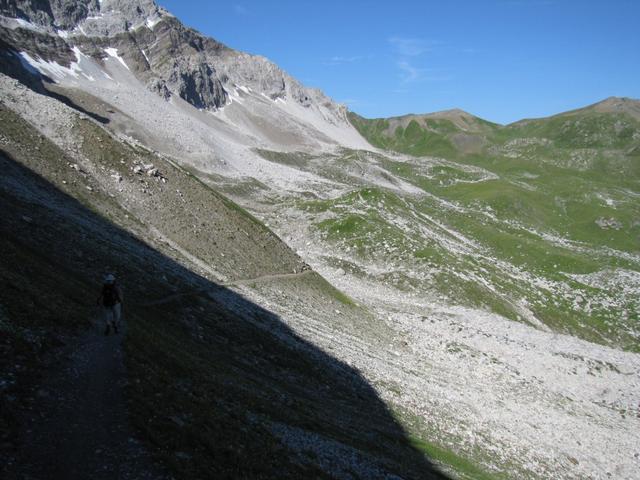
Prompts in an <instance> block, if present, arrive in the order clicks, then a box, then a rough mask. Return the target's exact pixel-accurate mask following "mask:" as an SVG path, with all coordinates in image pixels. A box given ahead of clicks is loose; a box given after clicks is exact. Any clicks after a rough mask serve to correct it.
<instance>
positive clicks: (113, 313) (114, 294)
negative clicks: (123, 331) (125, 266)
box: [98, 273, 122, 335]
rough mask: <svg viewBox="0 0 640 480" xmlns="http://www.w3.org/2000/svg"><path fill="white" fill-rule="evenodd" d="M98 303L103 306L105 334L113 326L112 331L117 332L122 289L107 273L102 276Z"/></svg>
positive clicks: (111, 275) (114, 278)
mask: <svg viewBox="0 0 640 480" xmlns="http://www.w3.org/2000/svg"><path fill="white" fill-rule="evenodd" d="M98 305H101V306H102V307H103V317H104V321H105V323H106V328H105V330H104V334H105V335H109V331H110V329H111V328H113V332H114V333H118V327H119V326H120V315H121V313H122V312H121V309H122V290H120V287H119V286H118V285H116V277H115V276H114V275H113V274H111V273H109V274H107V275H106V276H105V277H104V284H103V285H102V291H101V292H100V296H99V297H98Z"/></svg>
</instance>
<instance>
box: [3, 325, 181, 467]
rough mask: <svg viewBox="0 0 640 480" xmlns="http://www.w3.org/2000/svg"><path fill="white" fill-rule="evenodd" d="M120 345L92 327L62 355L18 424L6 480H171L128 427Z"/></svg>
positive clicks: (99, 328)
mask: <svg viewBox="0 0 640 480" xmlns="http://www.w3.org/2000/svg"><path fill="white" fill-rule="evenodd" d="M122 345H123V333H120V334H118V335H110V336H104V335H103V332H102V323H101V322H96V324H95V325H94V327H93V328H91V329H90V330H89V331H87V332H85V333H84V334H82V335H81V336H80V337H79V338H78V340H77V342H76V343H75V344H74V345H73V346H71V347H70V348H69V353H68V354H67V355H66V356H65V357H64V358H65V360H63V361H62V364H61V365H60V367H58V368H57V369H55V370H54V371H52V372H51V374H50V375H49V376H48V377H46V378H45V379H44V380H43V382H42V383H41V385H39V387H38V388H37V395H36V396H37V399H36V401H35V402H34V405H32V408H31V411H30V413H29V414H27V415H28V417H27V416H26V415H25V418H23V419H21V420H22V421H23V422H24V424H25V428H24V429H23V434H22V437H23V438H21V441H20V445H22V449H21V450H20V451H19V453H18V458H17V459H16V460H17V461H16V462H15V464H14V465H13V469H14V470H15V471H12V470H11V468H10V469H9V475H8V476H7V477H6V478H7V479H15V480H18V479H20V480H36V479H43V480H44V479H66V480H75V479H78V480H80V479H87V478H92V479H105V480H106V479H114V478H118V479H141V480H168V479H170V478H171V477H170V476H168V475H167V474H165V473H164V472H163V471H162V469H161V468H160V467H159V466H158V465H157V464H156V463H155V462H154V461H153V460H152V458H151V455H150V454H149V452H147V451H146V450H145V448H144V447H143V446H142V444H141V443H140V442H139V441H138V440H137V439H136V437H135V434H134V433H133V430H132V427H131V426H130V424H129V419H128V407H127V403H126V399H125V391H124V389H125V386H126V384H127V373H126V369H125V365H124V355H123V350H122Z"/></svg>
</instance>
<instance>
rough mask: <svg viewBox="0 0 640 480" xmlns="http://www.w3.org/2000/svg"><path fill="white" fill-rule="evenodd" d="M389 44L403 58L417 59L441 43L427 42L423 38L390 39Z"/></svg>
mask: <svg viewBox="0 0 640 480" xmlns="http://www.w3.org/2000/svg"><path fill="white" fill-rule="evenodd" d="M388 41H389V43H390V44H391V45H392V46H393V48H394V49H395V51H396V53H397V54H398V55H400V56H402V57H417V56H419V55H422V54H423V53H426V52H430V51H432V50H433V48H434V47H435V46H436V45H438V44H439V43H440V42H436V41H433V40H425V39H423V38H409V37H390V38H389V39H388Z"/></svg>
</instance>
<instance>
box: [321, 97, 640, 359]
mask: <svg viewBox="0 0 640 480" xmlns="http://www.w3.org/2000/svg"><path fill="white" fill-rule="evenodd" d="M351 120H352V123H353V124H354V125H355V126H356V127H357V128H358V129H359V131H360V132H361V133H362V134H363V135H364V136H365V137H366V138H367V139H368V140H369V141H370V142H371V143H372V144H374V145H376V146H379V147H382V148H388V149H392V150H396V151H399V152H403V153H409V154H413V155H419V156H439V157H445V158H447V159H448V160H453V162H449V163H446V162H445V163H444V164H442V162H435V164H434V163H433V162H424V163H422V164H421V162H420V161H419V160H416V161H414V162H404V161H403V162H399V161H392V160H389V161H387V162H386V168H387V169H388V170H389V171H391V172H393V173H395V174H397V175H398V176H400V177H401V178H405V179H407V180H408V181H410V182H411V183H413V184H415V185H418V186H419V187H420V188H422V189H423V190H425V191H427V192H429V193H433V194H435V195H436V196H437V197H438V198H441V199H443V200H446V201H450V202H454V203H455V204H456V205H460V206H463V207H464V208H467V209H468V211H467V213H461V212H458V211H455V210H452V211H449V212H447V213H446V215H443V214H439V211H438V207H437V205H433V204H431V205H430V204H429V203H430V202H429V201H428V200H425V201H421V202H417V203H416V202H412V203H413V205H412V206H411V208H413V209H415V210H418V211H422V212H423V213H425V214H428V215H431V216H434V217H436V218H439V219H440V220H441V221H442V222H444V223H445V224H447V225H449V226H451V227H453V228H454V229H456V230H457V231H459V232H461V233H463V234H464V235H466V236H468V237H469V238H471V239H474V240H476V241H478V242H480V244H481V245H483V246H484V247H485V248H486V249H488V252H489V253H490V255H491V257H495V258H498V259H500V260H502V261H505V262H508V263H510V264H512V265H514V266H515V267H516V268H518V269H521V270H523V271H525V272H529V273H532V274H534V275H536V276H538V277H540V278H543V279H547V280H550V281H562V282H565V283H567V284H568V286H569V287H570V288H571V289H572V290H573V294H571V295H559V294H557V293H558V292H552V291H549V292H546V291H544V289H543V288H540V289H536V290H538V291H537V292H531V291H530V290H531V289H530V288H527V286H526V285H523V286H522V287H524V288H522V287H521V286H519V285H518V283H517V282H511V281H510V280H509V279H504V274H503V273H502V272H501V271H500V270H499V269H495V268H493V267H492V266H491V265H490V264H485V265H484V266H483V267H482V268H485V269H488V270H489V271H490V273H488V274H486V273H485V274H484V275H483V276H484V277H485V278H486V277H490V280H491V282H492V283H494V285H497V286H498V289H497V293H498V294H496V292H493V293H492V292H488V291H486V290H485V289H484V288H483V287H482V286H481V285H480V284H478V283H477V282H475V281H473V278H472V279H471V281H470V282H467V281H463V280H461V279H460V278H458V279H457V280H456V279H455V278H454V279H453V281H452V279H451V278H444V279H441V280H442V281H444V282H445V283H446V285H443V290H445V291H446V290H448V291H449V292H450V294H452V296H453V297H455V298H458V299H459V300H461V301H462V302H463V303H464V302H465V301H466V302H469V303H472V304H474V303H475V304H476V305H477V304H480V305H482V304H484V305H485V306H487V305H488V306H490V307H491V309H492V310H494V311H498V312H500V313H503V314H507V315H508V316H510V317H512V318H517V310H516V309H512V308H510V307H509V301H508V300H505V299H507V298H509V297H511V298H518V297H520V296H524V297H525V298H527V302H528V303H529V306H532V310H533V312H534V313H535V314H536V316H537V317H539V318H541V319H542V320H543V321H545V323H547V324H549V325H551V326H553V327H554V328H557V329H560V330H562V331H569V332H572V333H576V334H579V335H581V336H584V337H585V338H589V339H591V340H596V341H605V342H606V341H612V342H613V343H615V344H618V345H621V346H622V347H623V348H628V349H631V350H637V349H638V348H639V347H638V342H637V339H635V338H634V337H633V336H629V335H628V332H629V330H630V329H632V328H633V327H632V326H633V325H634V323H635V322H636V321H637V311H638V305H637V302H634V300H633V299H627V300H624V301H621V302H618V305H616V306H611V305H609V304H608V302H607V301H605V300H604V299H603V294H602V291H599V290H598V289H594V288H591V287H587V286H585V285H581V284H578V283H576V282H575V281H572V280H571V279H567V274H590V273H594V272H598V271H601V270H607V269H616V268H622V269H629V270H636V271H637V270H638V268H639V265H638V264H637V261H634V260H632V259H629V258H626V257H625V256H624V254H625V253H628V254H636V255H637V253H638V251H640V207H639V204H638V202H637V195H638V194H639V193H640V161H639V158H638V156H637V155H636V153H635V152H637V148H638V147H637V146H638V145H639V144H640V122H639V121H638V120H637V118H636V117H634V116H632V115H629V114H628V113H626V112H615V111H613V112H602V111H597V109H594V108H587V109H583V110H579V111H576V112H571V113H568V114H563V115H558V116H555V117H551V118H548V119H539V120H530V121H523V122H518V123H516V124H513V125H509V126H507V127H500V126H497V125H491V124H482V125H478V126H476V127H472V128H471V131H470V132H467V133H468V134H471V135H475V136H478V137H482V142H483V145H484V146H483V149H482V151H480V152H473V153H468V152H465V151H463V149H460V148H456V146H455V142H454V141H453V139H454V137H455V135H457V134H461V133H463V131H462V130H461V129H460V128H457V127H456V126H455V125H453V124H452V123H451V122H449V124H448V127H447V128H442V127H440V126H438V125H434V124H433V121H431V122H429V121H428V120H425V121H424V124H423V125H418V122H417V121H416V120H412V121H411V123H410V124H409V125H410V126H411V128H412V130H413V133H412V134H411V135H410V136H407V129H408V128H406V129H404V130H402V129H401V127H397V128H396V129H395V131H394V130H393V129H390V128H389V124H390V122H393V121H394V119H389V120H384V119H382V120H381V119H376V120H366V119H363V118H361V117H358V116H356V115H352V116H351ZM446 121H447V120H441V122H446ZM443 145H446V147H443ZM469 167H473V168H475V169H482V170H485V171H486V172H489V173H490V174H491V175H489V176H486V177H485V178H482V175H479V174H477V172H476V173H474V171H470V170H469ZM341 201H342V200H341ZM347 203H348V202H347ZM337 208H338V209H339V208H340V207H339V206H337ZM602 219H605V220H609V219H613V220H614V222H615V223H614V226H609V227H607V226H605V227H604V228H602V227H601V226H599V225H598V224H597V222H599V221H602ZM332 222H338V223H336V224H335V225H333V224H332ZM345 222H346V223H347V224H349V223H350V224H351V226H352V227H353V228H355V230H356V231H354V232H353V235H354V237H356V238H361V235H360V234H361V233H363V232H364V230H362V228H361V227H360V226H359V225H357V224H358V223H359V224H360V225H364V224H366V223H368V222H369V220H366V221H365V220H364V219H363V218H359V219H355V218H351V217H350V218H342V217H340V218H338V219H337V220H329V221H327V222H326V223H325V224H324V225H322V226H321V228H324V229H325V230H326V231H327V233H328V235H332V234H334V235H335V232H336V230H337V229H340V231H341V232H342V234H343V235H345V236H347V235H348V233H347V232H348V228H347V229H346V230H345V229H344V227H345V226H347V225H343V224H344V223H345ZM375 222H376V221H375V219H372V223H371V224H372V225H373V224H375ZM341 227H342V228H341ZM377 228H381V227H380V226H378V227H377ZM538 233H544V234H551V235H553V236H554V237H557V238H562V239H565V240H566V242H565V243H564V245H563V244H562V243H557V242H553V241H550V240H549V238H548V237H547V238H545V237H542V236H540V235H539V234H538ZM397 234H398V235H400V236H403V233H402V232H397ZM391 238H393V237H391ZM361 241H362V240H360V242H361ZM607 249H614V250H617V251H618V252H623V253H622V254H621V255H608V254H607V251H608V250H607ZM415 251H416V258H418V259H419V260H429V261H431V262H433V263H434V264H440V265H443V264H444V265H452V264H454V265H455V264H458V265H459V268H458V269H457V270H462V271H471V272H473V270H474V265H473V264H474V263H478V262H477V261H476V260H477V256H476V258H473V257H474V256H465V255H451V254H450V253H449V252H446V250H445V251H443V249H441V248H438V247H437V246H434V245H433V243H432V242H428V241H426V240H425V241H423V247H421V248H415ZM609 251H610V250H609ZM481 263H482V262H481ZM449 277H450V275H449ZM505 280H507V281H505ZM435 281H436V282H438V279H437V278H436V280H435ZM501 284H502V285H501ZM612 288H616V287H614V286H612ZM605 289H606V288H605ZM483 290H485V291H483ZM609 294H613V292H612V291H609ZM604 296H606V295H604ZM571 297H573V298H571ZM591 300H593V302H591ZM576 303H578V304H581V305H576ZM587 304H589V305H587ZM509 310H511V312H509Z"/></svg>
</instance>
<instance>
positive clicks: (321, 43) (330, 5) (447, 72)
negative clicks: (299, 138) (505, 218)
mask: <svg viewBox="0 0 640 480" xmlns="http://www.w3.org/2000/svg"><path fill="white" fill-rule="evenodd" d="M158 3H159V4H160V5H162V6H164V7H165V8H167V9H168V10H169V11H170V12H172V13H173V14H174V15H176V16H177V17H178V18H180V19H181V20H182V21H183V22H184V23H185V24H187V25H188V26H191V27H193V28H196V29H197V30H199V31H201V32H202V33H204V34H206V35H208V36H211V37H213V38H215V39H216V40H219V41H221V42H223V43H225V44H226V45H228V46H229V47H231V48H235V49H239V50H243V51H246V52H249V53H254V54H259V55H264V56H265V57H268V58H269V59H271V60H272V61H274V62H275V63H277V64H278V65H279V66H280V67H282V68H283V69H285V70H286V71H287V72H289V73H290V74H291V75H292V76H294V77H295V78H297V79H298V80H300V81H301V82H302V83H304V84H305V85H307V86H313V87H319V88H321V89H322V90H324V91H325V92H326V93H327V94H328V95H329V96H331V97H332V98H334V99H335V100H337V101H340V102H343V103H346V104H347V105H348V106H349V108H350V109H351V110H353V111H355V112H357V113H359V114H361V115H364V116H365V117H370V118H373V117H388V116H394V115H402V114H406V113H427V112H433V111H437V110H444V109H448V108H462V109H463V110H467V111H469V112H471V113H473V114H475V115H478V116H480V117H483V118H486V119H487V120H491V121H495V122H499V123H509V122H512V121H515V120H518V119H521V118H530V117H540V116H547V115H551V114H554V113H559V112H561V111H565V110H569V109H573V108H577V107H582V106H585V105H587V104H590V103H594V102H596V101H599V100H602V99H604V98H606V97H609V96H613V95H615V96H628V97H634V98H640V28H639V27H638V21H639V20H640V0H610V1H606V0H602V1H596V0H582V1H580V0H467V1H463V0H449V1H444V0H441V1H418V0H395V1H384V2H382V1H358V0H341V1H333V0H328V1H327V0H325V1H318V0H315V1H305V0H299V1H289V0H282V1H276V0H274V1H265V0H262V1H258V0H242V1H230V2H225V1H204V0H203V1H196V0H193V1H189V0H159V1H158Z"/></svg>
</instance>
